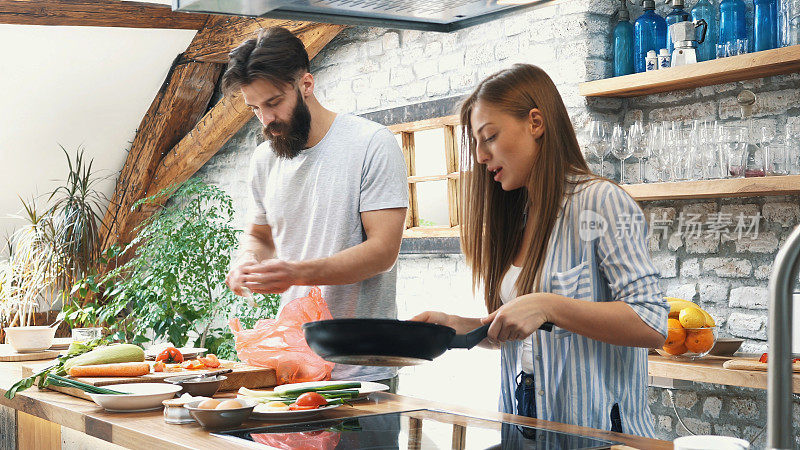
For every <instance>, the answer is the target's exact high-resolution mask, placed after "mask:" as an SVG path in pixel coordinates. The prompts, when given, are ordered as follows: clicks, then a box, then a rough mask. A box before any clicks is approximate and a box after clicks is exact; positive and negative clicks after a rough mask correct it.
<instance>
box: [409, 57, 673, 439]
mask: <svg viewBox="0 0 800 450" xmlns="http://www.w3.org/2000/svg"><path fill="white" fill-rule="evenodd" d="M461 124H462V125H464V133H463V146H462V148H463V149H464V151H463V154H462V172H461V174H462V178H461V194H462V195H461V204H460V214H461V245H462V248H463V251H464V255H465V257H466V261H467V264H468V265H469V266H470V268H471V269H472V274H473V275H472V280H473V288H477V287H479V286H481V287H483V289H484V300H485V302H486V308H487V310H488V313H489V314H488V316H486V317H483V318H467V317H460V316H455V315H450V314H446V313H444V312H434V311H428V312H425V313H422V314H420V315H418V316H416V317H415V318H414V320H419V321H425V322H432V323H438V324H441V325H447V326H450V327H452V328H455V329H456V330H457V331H458V332H466V331H469V330H472V329H475V328H477V327H479V326H481V325H482V324H491V325H490V327H489V331H488V339H487V341H488V343H489V344H494V345H499V346H501V350H502V352H501V364H502V380H501V402H500V406H501V410H502V411H503V412H507V413H512V414H520V415H525V416H529V417H536V418H539V419H545V420H550V421H555V422H562V423H568V424H575V425H581V426H587V427H592V428H598V429H605V430H612V431H618V432H625V433H631V434H636V435H640V436H647V437H651V436H653V434H654V428H653V418H652V414H651V413H650V409H649V406H648V402H647V348H650V347H659V346H661V345H662V344H663V343H664V340H665V337H666V334H667V329H666V325H667V314H668V311H669V307H668V305H667V303H666V301H664V299H663V297H662V294H661V289H660V287H659V274H658V270H657V269H656V268H655V266H654V265H653V263H652V261H651V259H650V254H649V251H648V247H647V239H646V236H647V229H646V228H647V224H646V222H645V221H644V215H643V213H642V210H641V209H640V208H639V206H638V205H637V204H636V202H635V201H634V200H633V198H631V197H630V196H629V195H628V194H627V193H626V192H625V191H624V190H622V188H620V187H619V186H617V185H616V184H614V183H613V182H610V181H608V180H605V179H602V178H600V177H598V176H595V175H594V174H592V173H591V172H590V171H589V168H588V166H587V164H586V161H585V160H584V158H583V155H582V154H581V151H580V148H579V145H578V141H577V139H576V137H575V131H574V129H573V127H572V124H571V122H570V120H569V116H568V114H567V110H566V108H565V107H564V103H563V101H562V100H561V96H560V95H559V93H558V91H557V89H556V87H555V85H554V84H553V81H552V80H551V79H550V77H548V76H547V74H546V73H545V72H544V71H543V70H541V69H540V68H538V67H536V66H532V65H527V64H516V65H514V66H513V67H511V68H509V69H506V70H503V71H500V72H498V73H496V74H494V75H491V76H490V77H488V78H487V79H485V80H483V81H482V82H481V83H480V84H479V85H478V87H477V88H476V89H475V91H474V92H473V93H472V94H471V95H470V96H469V97H468V98H467V99H466V100H465V101H464V103H463V104H462V106H461ZM544 322H551V323H553V324H555V327H554V328H553V330H552V331H551V332H546V331H540V330H538V329H539V326H540V325H542V324H543V323H544Z"/></svg>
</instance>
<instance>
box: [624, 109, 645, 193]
mask: <svg viewBox="0 0 800 450" xmlns="http://www.w3.org/2000/svg"><path fill="white" fill-rule="evenodd" d="M628 148H629V149H630V154H631V156H635V157H636V158H637V159H638V160H639V182H640V183H644V160H646V159H647V158H648V157H649V156H650V154H649V148H648V146H647V127H645V126H644V124H643V123H642V122H641V121H639V120H637V121H635V122H634V123H633V124H631V127H630V130H629V131H628Z"/></svg>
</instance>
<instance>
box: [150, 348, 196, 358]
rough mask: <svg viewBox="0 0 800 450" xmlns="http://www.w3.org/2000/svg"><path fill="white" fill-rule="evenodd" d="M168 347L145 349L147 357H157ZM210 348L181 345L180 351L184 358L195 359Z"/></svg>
mask: <svg viewBox="0 0 800 450" xmlns="http://www.w3.org/2000/svg"><path fill="white" fill-rule="evenodd" d="M165 348H166V347H153V348H149V349H147V350H145V351H144V357H145V359H156V356H158V354H159V353H161V352H162V351H163V350H164V349H165ZM207 350H208V349H207V348H203V347H180V348H178V351H179V352H181V355H183V359H184V360H187V359H194V358H197V357H198V356H200V355H201V354H202V353H204V352H206V351H207Z"/></svg>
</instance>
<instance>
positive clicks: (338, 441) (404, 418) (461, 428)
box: [212, 409, 618, 450]
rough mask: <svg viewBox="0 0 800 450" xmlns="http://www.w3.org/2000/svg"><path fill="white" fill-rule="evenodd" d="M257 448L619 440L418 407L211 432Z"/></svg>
mask: <svg viewBox="0 0 800 450" xmlns="http://www.w3.org/2000/svg"><path fill="white" fill-rule="evenodd" d="M212 435H213V436H218V437H221V438H224V439H229V440H233V441H235V442H237V443H240V444H247V445H249V446H252V447H253V448H260V449H266V448H276V449H299V448H311V449H317V450H332V449H465V450H466V449H514V450H516V449H536V450H545V449H546V450H551V449H552V450H568V449H569V450H571V449H608V448H611V446H612V445H614V444H618V442H612V441H607V440H602V439H597V438H593V437H589V436H583V435H578V434H571V433H562V432H558V431H552V430H545V429H542V428H534V427H529V426H525V425H517V424H513V423H509V422H500V421H495V420H488V419H480V418H476V417H470V416H465V415H459V414H453V413H450V412H444V411H435V410H429V409H420V410H413V411H403V412H396V413H387V414H373V415H367V416H354V417H345V418H338V419H327V420H318V421H311V422H302V423H292V424H285V425H270V426H265V427H258V428H248V429H240V430H231V431H223V432H217V433H212Z"/></svg>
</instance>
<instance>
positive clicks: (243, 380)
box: [22, 360, 278, 401]
mask: <svg viewBox="0 0 800 450" xmlns="http://www.w3.org/2000/svg"><path fill="white" fill-rule="evenodd" d="M148 362H150V364H151V366H152V363H153V362H152V361H148ZM52 363H53V362H52V361H48V362H47V363H30V364H24V365H23V366H22V376H23V377H29V376H31V375H33V374H34V373H36V372H39V371H40V370H42V369H45V368H47V367H48V366H49V365H51V364H52ZM220 363H221V365H220V367H219V368H215V369H209V370H182V371H180V372H152V370H151V372H150V373H149V374H147V375H143V376H141V377H91V378H88V377H87V378H76V379H77V380H78V381H81V382H83V383H86V384H91V385H94V386H108V385H110V384H120V383H161V382H163V381H164V379H165V378H169V377H175V376H184V375H199V374H202V373H206V372H210V371H216V370H220V369H229V368H230V369H233V372H231V373H226V374H225V376H226V377H228V379H227V380H225V381H223V382H222V385H220V387H219V390H220V391H235V390H238V389H239V388H241V387H246V388H248V389H256V388H264V387H273V386H275V385H276V384H278V382H277V378H276V377H275V370H274V369H267V368H264V367H256V366H249V365H247V364H245V363H242V362H235V361H225V360H220ZM48 389H52V390H54V391H59V392H63V393H65V394H69V395H72V396H74V397H80V398H84V399H86V400H89V401H91V400H92V399H91V397H89V395H88V394H87V393H86V392H83V391H81V390H80V389H75V388H65V387H59V386H51V387H48Z"/></svg>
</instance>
